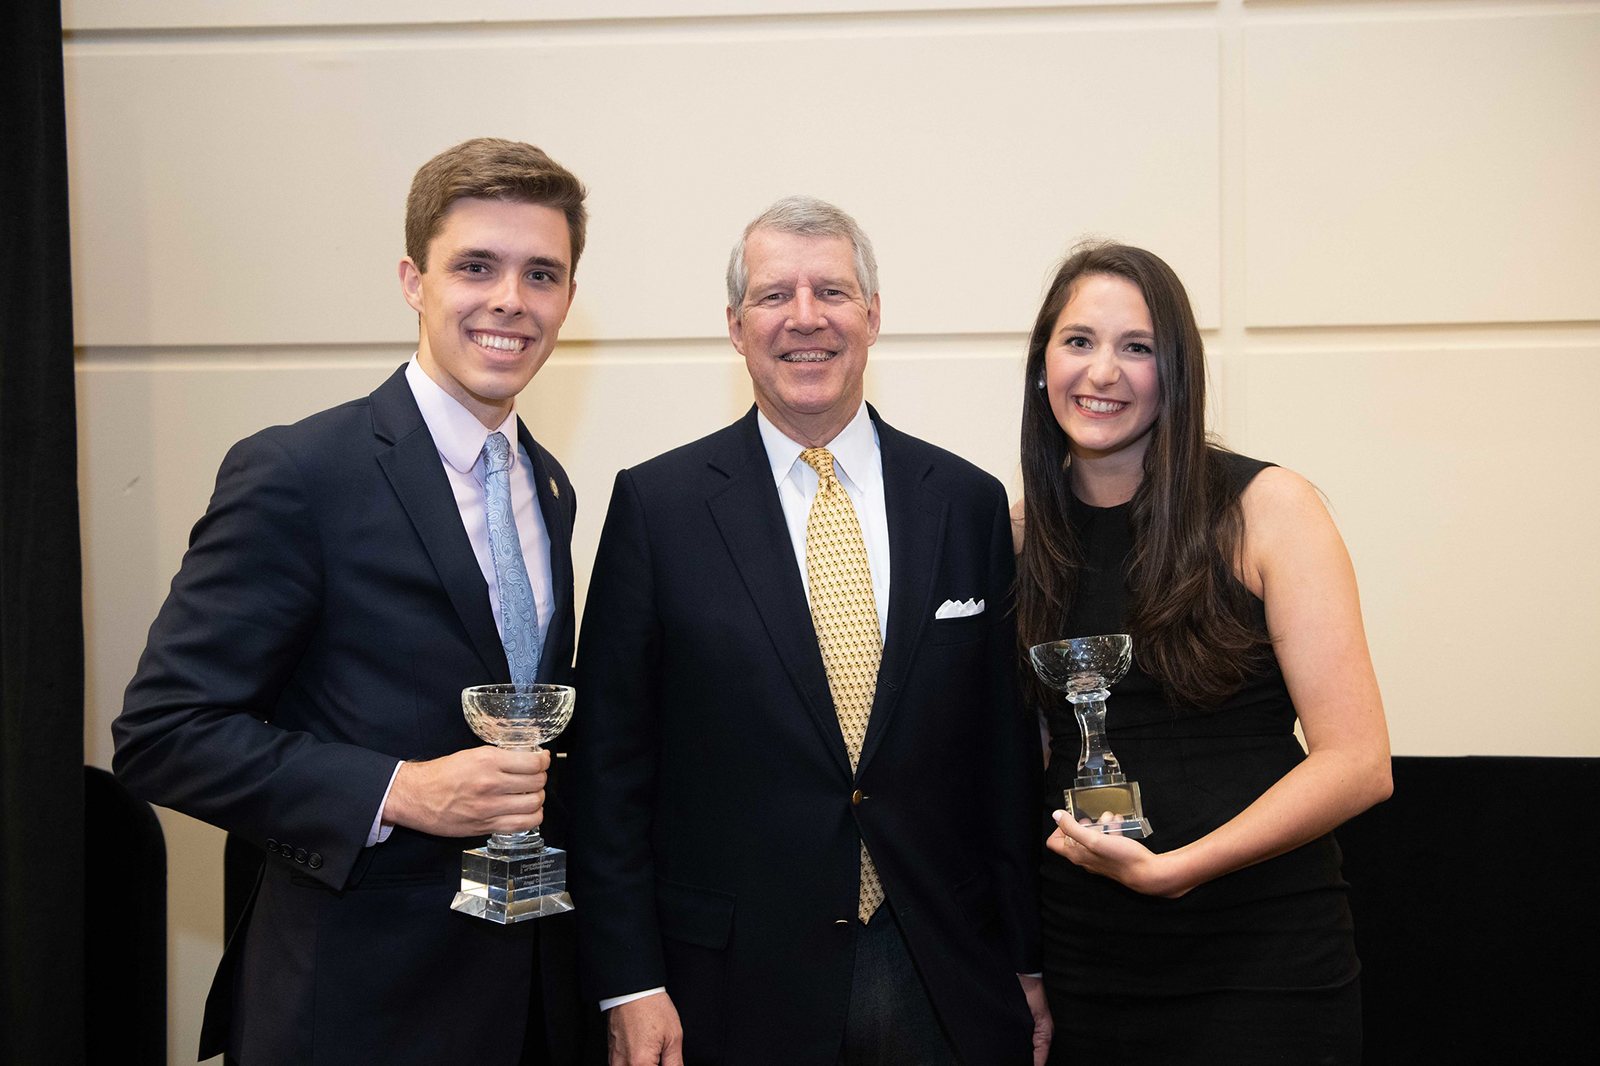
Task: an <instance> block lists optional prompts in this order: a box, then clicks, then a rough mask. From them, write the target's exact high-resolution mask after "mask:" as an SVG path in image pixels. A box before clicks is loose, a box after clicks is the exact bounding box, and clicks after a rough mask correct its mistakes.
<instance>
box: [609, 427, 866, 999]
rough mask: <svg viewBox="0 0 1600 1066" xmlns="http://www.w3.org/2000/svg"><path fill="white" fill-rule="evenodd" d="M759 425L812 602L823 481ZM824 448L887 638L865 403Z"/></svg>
mask: <svg viewBox="0 0 1600 1066" xmlns="http://www.w3.org/2000/svg"><path fill="white" fill-rule="evenodd" d="M756 426H757V427H758V428H759V429H760V430H761V443H762V446H763V447H765V448H766V450H767V462H769V463H771V464H772V480H773V481H774V482H776V483H777V486H778V503H779V504H781V505H782V507H783V521H784V524H786V525H787V526H788V527H789V543H790V545H791V546H792V547H793V548H794V559H795V563H796V565H798V566H799V567H800V583H801V585H803V586H804V588H805V590H806V602H807V603H808V604H809V603H810V602H811V575H810V573H809V572H808V571H807V570H806V520H807V519H809V518H810V517H811V501H813V500H814V499H816V497H817V485H818V484H819V482H820V478H818V476H817V472H816V471H815V470H813V469H811V464H809V463H806V462H803V461H802V460H801V458H800V453H801V452H803V451H805V450H806V448H807V447H808V445H805V444H800V443H798V442H796V441H793V440H790V439H789V437H788V436H787V435H785V433H784V432H783V430H781V429H779V428H778V427H777V426H775V425H773V424H772V422H771V421H770V420H769V419H768V418H767V416H766V415H764V414H762V413H761V412H760V410H757V411H756ZM824 447H826V448H827V449H828V451H830V452H832V453H833V473H834V476H835V477H837V478H838V479H839V484H840V485H842V486H844V491H845V495H847V496H849V497H850V505H851V506H852V507H854V508H855V511H856V521H858V522H860V523H861V540H862V543H863V544H865V545H866V548H867V567H868V569H869V570H870V571H871V573H872V596H873V599H875V600H877V602H878V635H879V637H881V638H885V639H886V638H887V635H888V631H889V630H888V625H889V511H888V507H887V506H886V505H885V503H884V499H883V454H882V452H881V451H879V449H878V427H877V426H874V425H873V424H872V416H871V415H869V414H867V405H866V402H865V401H862V404H861V407H860V409H859V410H858V411H856V416H855V417H854V418H852V419H851V420H850V424H849V425H848V426H845V427H844V429H842V430H840V431H839V435H838V436H836V437H834V438H833V440H831V441H829V442H828V443H827V444H826V445H824ZM665 991H666V989H665V988H648V989H645V990H644V991H643V992H634V993H631V994H629V995H626V996H616V997H613V998H611V999H602V1000H601V1001H600V1009H601V1010H610V1009H611V1008H612V1007H617V1006H621V1005H622V1004H624V1003H630V1002H632V1001H633V1000H636V999H643V998H644V997H645V996H653V995H655V994H656V993H657V992H665Z"/></svg>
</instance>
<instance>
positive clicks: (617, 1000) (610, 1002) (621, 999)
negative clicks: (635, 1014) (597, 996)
mask: <svg viewBox="0 0 1600 1066" xmlns="http://www.w3.org/2000/svg"><path fill="white" fill-rule="evenodd" d="M666 990H667V986H666V985H662V986H661V987H660V988H647V989H645V990H644V991H643V992H634V993H632V994H631V995H627V996H612V997H611V998H610V999H602V1000H601V1001H600V1009H601V1010H610V1009H611V1008H612V1007H620V1006H622V1005H623V1004H624V1003H632V1002H633V1001H634V1000H636V999H643V998H644V997H646V996H654V995H656V994H658V993H661V992H665V991H666Z"/></svg>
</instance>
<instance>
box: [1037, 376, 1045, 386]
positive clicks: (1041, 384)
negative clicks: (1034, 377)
mask: <svg viewBox="0 0 1600 1066" xmlns="http://www.w3.org/2000/svg"><path fill="white" fill-rule="evenodd" d="M1038 387H1039V388H1041V389H1042V388H1044V375H1043V374H1040V375H1039V384H1038Z"/></svg>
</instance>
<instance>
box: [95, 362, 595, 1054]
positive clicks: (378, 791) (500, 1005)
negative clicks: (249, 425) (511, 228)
mask: <svg viewBox="0 0 1600 1066" xmlns="http://www.w3.org/2000/svg"><path fill="white" fill-rule="evenodd" d="M518 437H519V439H520V441H521V443H522V445H523V447H524V448H525V449H526V450H527V453H528V456H529V458H530V459H531V460H532V462H533V466H534V482H535V484H536V485H537V486H538V491H539V506H540V509H541V511H542V513H543V515H544V521H545V525H546V527H547V528H548V530H549V535H550V554H551V578H552V581H553V584H554V591H555V604H556V609H555V616H554V618H553V619H552V621H551V624H550V630H549V635H548V637H547V639H546V642H545V646H544V656H543V661H542V662H541V664H540V667H539V677H540V679H541V680H554V681H567V680H570V666H571V662H572V646H573V629H574V621H573V606H572V556H571V538H572V520H573V516H574V513H575V510H576V501H575V500H574V497H573V492H572V486H571V484H570V483H569V482H568V481H567V477H566V474H565V473H564V472H563V471H562V469H561V467H560V466H559V465H558V464H557V463H556V461H555V460H554V459H553V458H552V457H551V456H550V454H549V453H548V452H546V451H545V450H544V449H543V448H541V447H539V445H538V444H537V443H536V442H535V441H534V440H533V438H532V437H530V436H529V435H528V432H527V429H526V427H524V426H522V425H521V423H520V422H519V423H518ZM508 680H510V675H509V667H508V666H507V664H506V658H505V652H504V650H503V648H502V646H501V643H500V639H499V636H498V633H497V631H496V629H495V623H494V616H493V614H492V612H491V609H490V605H489V598H488V589H487V585H486V584H485V582H484V579H483V574H482V572H481V571H480V570H479V569H478V564H477V562H476V560H475V558H474V556H473V553H472V547H471V543H470V541H469V540H468V538H467V534H466V530H465V528H464V527H463V526H462V523H461V518H460V514H459V512H458V510H457V508H456V503H455V499H454V496H453V494H452V491H451V487H450V483H449V479H448V478H447V476H446V475H445V473H444V468H443V465H442V463H441V462H440V459H439V453H438V450H437V448H436V446H435V445H434V442H433V438H432V437H431V436H430V435H429V433H428V429H427V426H426V424H425V423H424V422H423V420H422V415H421V412H420V411H419V410H418V409H417V405H416V401H415V400H414V399H413V397H412V395H411V390H410V387H409V386H408V384H407V383H406V380H405V375H404V368H402V369H401V370H400V371H397V372H396V373H395V374H394V375H393V376H392V377H390V378H389V379H388V380H387V381H386V382H385V383H384V384H383V385H382V386H380V387H379V388H378V390H377V391H376V392H374V393H373V394H372V395H371V396H369V397H367V398H365V399H361V400H355V401H352V402H350V403H347V404H344V405H342V406H340V407H336V408H333V409H332V410H329V411H324V412H322V413H321V414H317V415H313V416H312V417H310V418H308V419H306V420H304V421H302V422H299V423H296V424H295V425H292V426H277V427H274V428H271V429H267V430H264V431H262V432H260V433H257V434H255V435H254V436H252V437H249V438H247V439H245V440H243V441H241V442H239V443H238V444H237V445H235V446H234V447H233V449H232V450H231V451H230V452H229V453H228V456H227V458H226V459H225V460H224V461H223V464H222V469H221V471H220V473H219V474H218V476H217V486H216V491H215V493H214V494H213V495H212V498H211V503H210V506H209V507H208V508H207V510H206V514H205V516H204V517H203V518H201V520H200V521H199V523H197V524H196V526H195V528H194V532H193V534H192V535H191V538H190V546H189V550H188V552H187V554H186V555H185V556H184V559H183V566H182V568H181V569H180V571H179V572H178V575H177V577H176V578H175V579H174V580H173V583H172V591H171V593H170V595H169V596H168V598H167V601H166V603H165V604H164V605H163V606H162V608H161V613H160V614H159V616H158V617H157V618H156V620H155V624H154V625H153V626H152V627H151V629H150V640H149V644H148V647H147V648H146V649H145V653H144V655H143V657H142V658H141V660H140V662H139V669H138V673H137V674H136V676H135V677H134V679H133V681H132V683H131V684H130V685H129V686H128V691H127V696H126V700H125V703H124V706H123V711H122V714H121V716H120V717H119V718H118V719H117V721H116V722H115V723H114V725H113V727H112V730H113V733H114V734H115V737H116V742H117V747H116V758H115V770H116V773H117V776H118V778H119V779H121V780H122V781H123V782H124V783H125V784H126V785H127V786H128V787H129V788H130V789H131V790H132V791H134V792H135V793H136V794H137V795H139V796H142V797H143V798H145V799H147V800H150V801H151V802H154V803H159V804H162V805H164V806H168V807H172V808H174V809H176V810H180V811H183V812H184V813H186V814H190V815H193V816H194V817H196V818H200V819H203V820H205V821H208V822H211V823H213V824H214V825H218V826H221V827H222V828H224V829H227V830H229V831H230V832H232V833H236V834H239V835H240V836H242V837H244V838H245V839H248V840H250V841H253V842H254V843H256V844H258V845H260V846H262V847H264V848H266V849H267V851H268V852H269V856H268V859H267V863H266V866H265V869H264V871H263V874H262V878H261V880H260V882H259V883H258V886H257V889H256V892H255V894H254V895H253V897H252V899H251V902H250V904H249V905H248V906H247V908H246V913H245V916H244V918H243V919H242V921H241V922H240V924H239V926H238V927H237V928H236V929H235V930H234V931H233V934H232V936H231V937H230V939H229V943H228V947H227V951H226V953H225V955H224V958H223V962H222V966H221V967H220V969H219V971H218V974H217V978H216V981H215V983H214V985H213V987H212V993H211V997H210V999H209V1000H208V1001H207V1009H206V1019H205V1026H204V1031H203V1033H202V1037H201V1057H206V1056H209V1055H212V1054H216V1053H217V1052H219V1051H222V1050H225V1049H226V1050H230V1051H231V1052H232V1053H233V1054H234V1055H235V1056H236V1057H237V1058H238V1059H239V1060H240V1061H241V1062H242V1063H243V1064H244V1066H278V1064H286V1063H330V1064H334V1063H336V1064H348V1063H356V1062H383V1063H386V1064H395V1063H417V1064H419V1066H421V1064H430V1066H432V1064H437V1063H441V1062H474V1063H499V1064H505V1066H510V1064H512V1063H515V1062H516V1061H517V1056H518V1052H519V1050H520V1049H521V1046H522V1041H523V1035H524V1028H525V1025H526V1020H527V1017H528V1011H529V1006H530V985H531V982H530V978H531V975H532V973H533V967H534V966H535V965H538V966H540V967H541V968H542V972H543V978H544V980H543V1004H542V1008H543V1013H544V1014H545V1015H546V1016H547V1017H548V1018H549V1019H550V1024H549V1025H548V1030H549V1043H550V1046H551V1051H552V1054H553V1058H554V1061H556V1062H558V1063H559V1062H567V1061H570V1060H572V1058H573V1057H574V1055H575V1044H574V1042H575V1041H576V1040H577V1033H576V1032H575V1024H576V1022H575V1020H576V1019H577V1018H578V1017H579V1016H580V1013H579V1002H578V1000H577V996H576V989H575V987H574V985H575V981H574V974H575V967H576V962H575V935H576V934H575V929H574V923H573V922H572V920H571V919H570V917H569V916H566V915H563V916H558V917H554V918H545V919H541V920H540V921H537V922H529V923H524V924H522V925H519V926H513V927H501V926H496V925H493V924H492V923H489V922H485V921H482V920H480V919H474V918H470V917H468V916H466V915H462V914H457V913H454V912H452V911H451V910H450V901H451V898H452V895H453V894H454V892H455V890H456V888H457V886H458V883H459V880H460V854H461V851H462V849H463V848H466V847H474V846H478V845H480V844H481V843H482V840H481V839H478V838H474V839H467V840H446V839H442V838H438V837H432V836H428V835H426V834H423V833H418V832H414V831H411V830H408V829H404V828H396V829H395V830H394V832H393V835H392V836H391V837H390V838H389V839H388V840H387V841H386V842H384V843H382V844H379V845H377V846H375V847H372V848H366V847H364V844H365V842H366V838H367V834H368V832H369V831H370V829H371V826H372V821H373V818H374V817H375V816H376V814H377V812H378V808H379V805H380V804H381V802H382V799H383V796H384V792H385V790H386V789H387V787H388V784H389V779H390V775H391V772H392V771H393V769H394V766H395V761H396V760H397V759H429V758H434V757H437V756H441V755H447V754H449V753H451V752H454V751H458V750H460V749H462V748H467V747H472V746H475V745H478V744H481V743H482V741H480V740H479V739H478V738H477V737H476V736H474V735H473V733H472V732H471V730H470V729H468V727H467V724H466V721H465V719H464V718H463V717H462V713H461V695H460V694H461V689H462V688H463V687H465V686H468V685H475V684H487V683H491V682H504V681H508ZM553 746H555V747H559V746H560V742H559V741H558V742H557V743H556V744H555V745H553ZM557 776H559V775H558V774H553V775H552V784H551V787H550V789H549V790H548V792H547V795H548V796H549V800H548V802H547V803H546V815H545V823H544V832H545V834H546V836H547V837H549V838H550V839H551V840H552V842H554V843H558V844H559V843H560V842H561V841H562V839H563V837H564V829H565V819H564V809H563V807H562V805H561V801H560V798H559V794H560V788H559V781H556V780H554V778H555V777H557ZM180 876H182V875H181V874H180ZM591 1009H592V1008H591Z"/></svg>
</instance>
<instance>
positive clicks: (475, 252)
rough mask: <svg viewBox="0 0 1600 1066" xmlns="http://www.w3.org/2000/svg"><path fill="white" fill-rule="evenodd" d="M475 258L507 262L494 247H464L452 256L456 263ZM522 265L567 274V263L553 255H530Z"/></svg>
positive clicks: (490, 261)
mask: <svg viewBox="0 0 1600 1066" xmlns="http://www.w3.org/2000/svg"><path fill="white" fill-rule="evenodd" d="M473 259H481V260H483V261H485V262H489V263H503V262H505V257H504V256H502V255H501V254H500V253H499V252H497V251H495V250H494V249H492V248H463V249H462V250H461V251H459V252H457V253H456V254H455V255H453V256H451V261H452V262H456V263H461V262H466V261H467V260H473ZM522 265H523V266H524V267H544V268H545V269H546V270H549V271H551V272H552V273H558V274H565V273H566V272H567V264H566V263H564V262H562V261H561V260H560V259H556V258H554V257H553V256H548V255H530V256H529V257H528V258H527V259H525V260H523V262H522Z"/></svg>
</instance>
